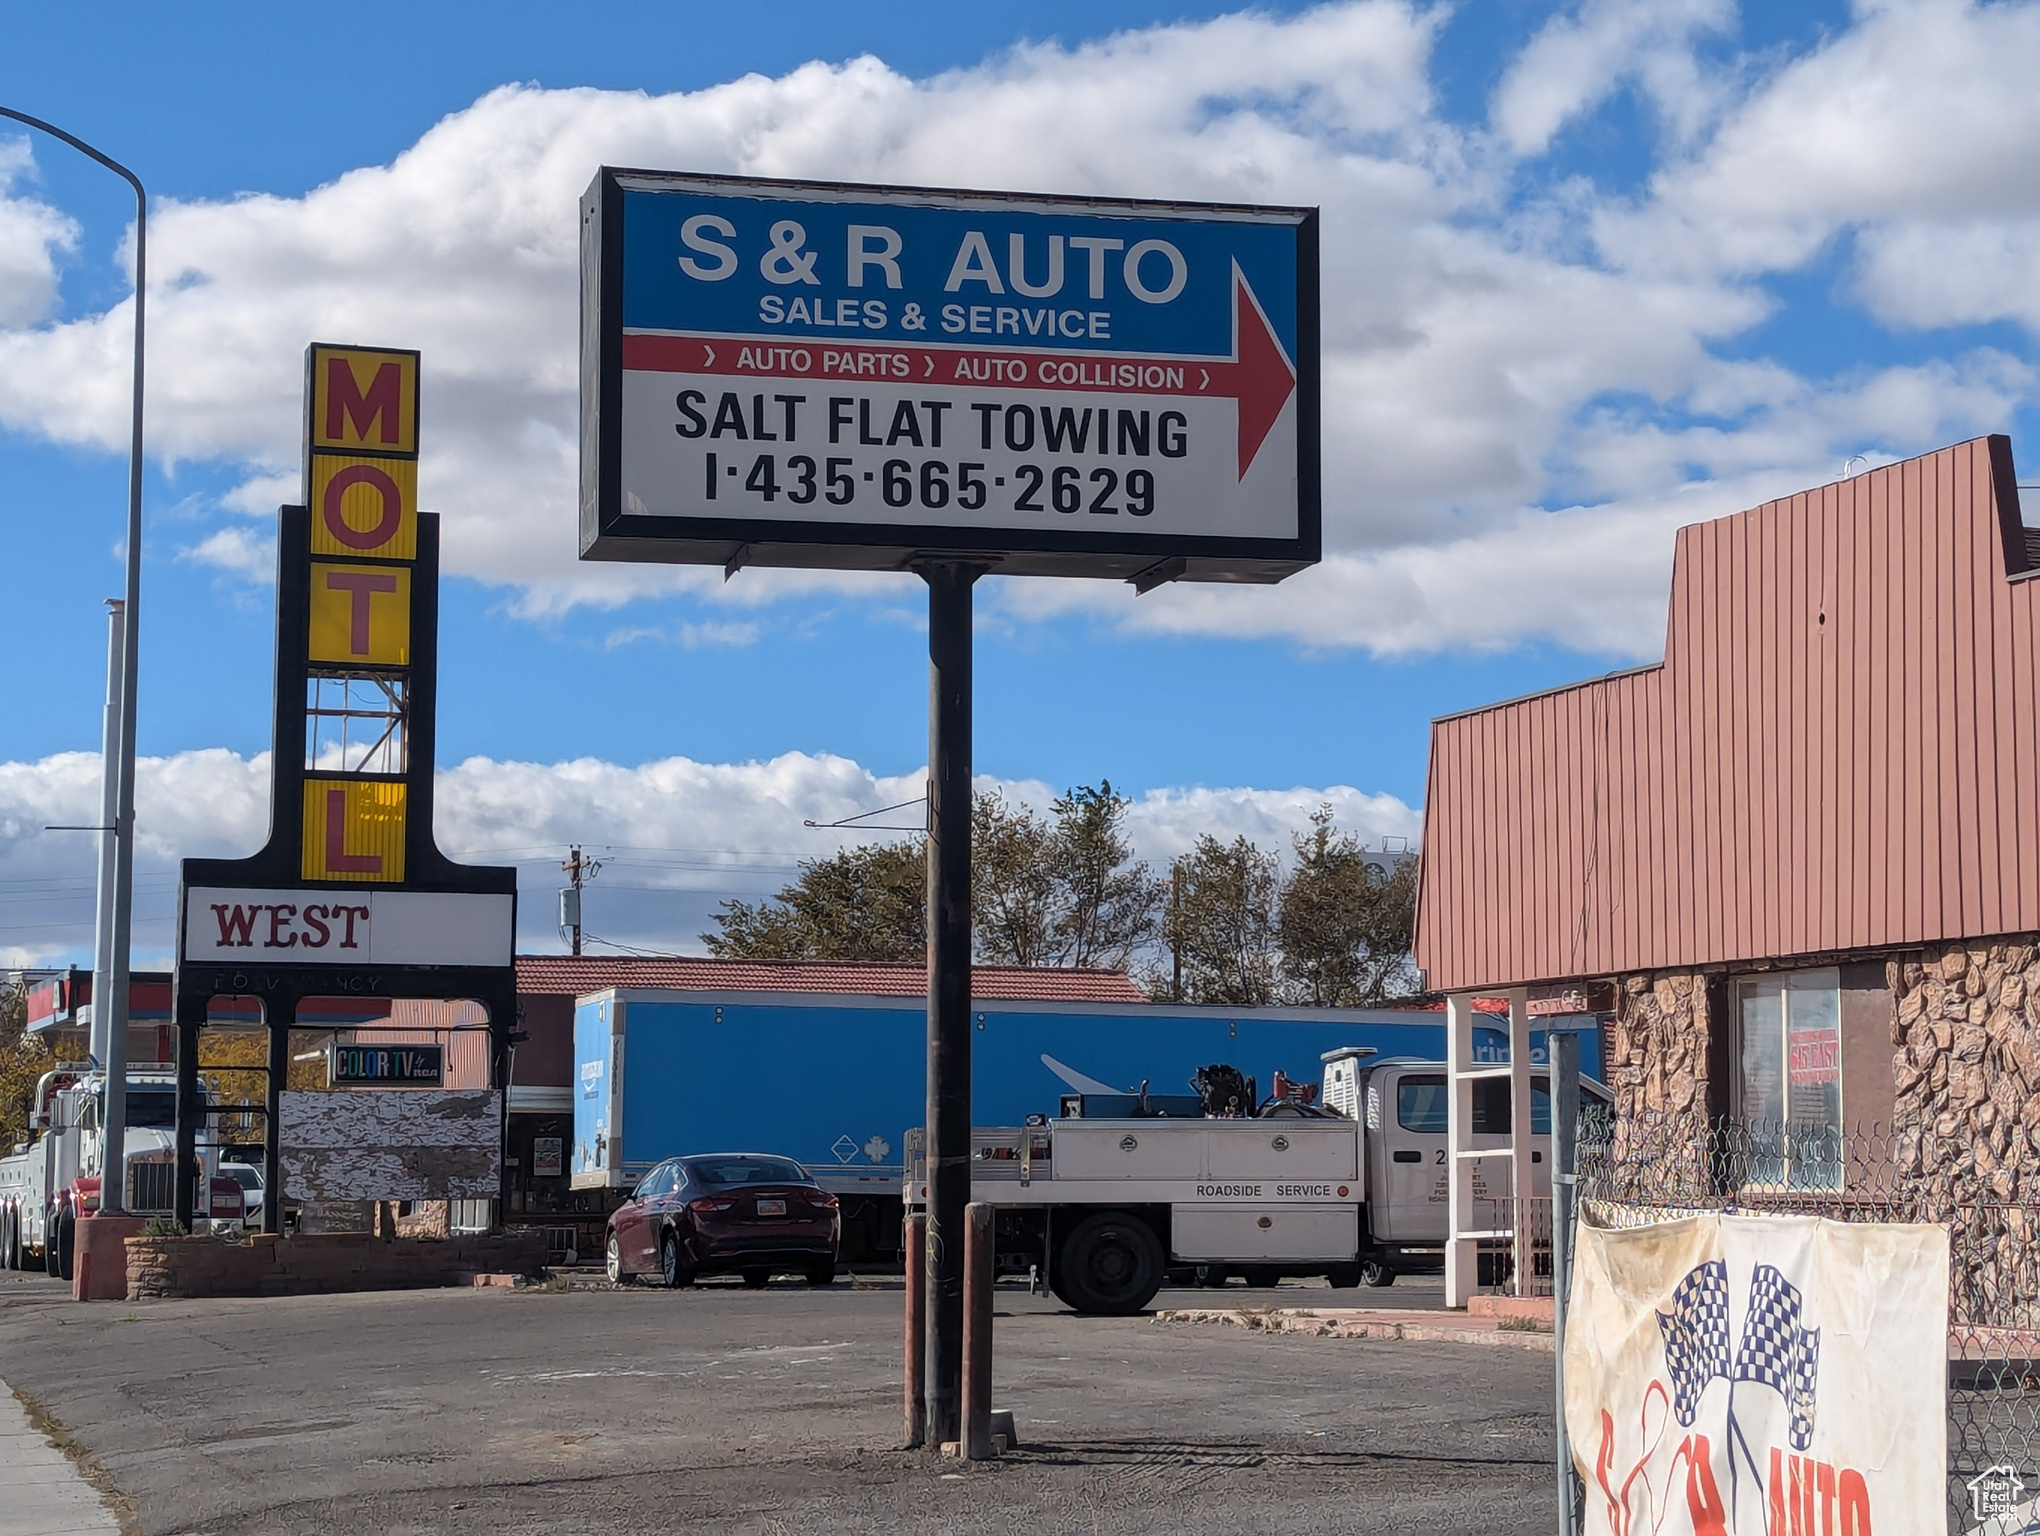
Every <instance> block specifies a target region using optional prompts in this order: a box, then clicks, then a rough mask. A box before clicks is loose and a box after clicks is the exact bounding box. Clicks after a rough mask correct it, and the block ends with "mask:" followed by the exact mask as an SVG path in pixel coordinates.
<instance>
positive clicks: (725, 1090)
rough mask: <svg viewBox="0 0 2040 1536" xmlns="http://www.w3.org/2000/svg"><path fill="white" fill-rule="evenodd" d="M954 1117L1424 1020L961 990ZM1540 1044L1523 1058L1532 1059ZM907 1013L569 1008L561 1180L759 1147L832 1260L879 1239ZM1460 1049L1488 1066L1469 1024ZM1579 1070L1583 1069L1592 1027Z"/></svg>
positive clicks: (734, 1003)
mask: <svg viewBox="0 0 2040 1536" xmlns="http://www.w3.org/2000/svg"><path fill="white" fill-rule="evenodd" d="M971 1022H972V1026H973V1028H972V1034H971V1093H972V1118H973V1120H974V1121H975V1122H976V1123H977V1124H979V1125H1020V1124H1022V1123H1024V1122H1025V1121H1026V1118H1027V1116H1028V1115H1030V1114H1043V1115H1048V1116H1051V1117H1053V1116H1055V1115H1056V1114H1057V1113H1058V1111H1059V1108H1060V1106H1061V1102H1062V1098H1063V1096H1064V1095H1065V1094H1071V1093H1111V1092H1121V1093H1125V1092H1133V1091H1138V1090H1139V1089H1140V1088H1141V1087H1142V1085H1143V1084H1145V1085H1146V1087H1147V1089H1148V1090H1149V1091H1150V1092H1152V1093H1156V1094H1172V1095H1174V1094H1184V1093H1188V1092H1189V1091H1190V1076H1191V1074H1192V1073H1193V1072H1195V1071H1196V1070H1197V1069H1198V1068H1200V1067H1205V1066H1209V1065H1212V1064H1213V1063H1217V1062H1225V1063H1229V1064H1231V1065H1233V1066H1235V1067H1238V1068H1239V1069H1240V1070H1241V1071H1242V1072H1245V1073H1248V1074H1251V1075H1253V1076H1254V1077H1256V1078H1258V1080H1259V1082H1260V1084H1261V1086H1262V1089H1263V1091H1264V1092H1265V1091H1267V1089H1268V1088H1269V1086H1270V1085H1271V1084H1272V1083H1273V1081H1274V1075H1275V1073H1276V1072H1277V1071H1281V1072H1283V1073H1285V1074H1287V1076H1288V1077H1289V1079H1290V1080H1291V1081H1292V1082H1299V1083H1309V1082H1316V1081H1318V1080H1319V1078H1320V1077H1321V1076H1322V1074H1323V1070H1324V1069H1323V1065H1322V1060H1323V1057H1324V1055H1325V1053H1326V1052H1328V1051H1333V1050H1337V1049H1339V1048H1340V1047H1344V1046H1369V1047H1372V1048H1373V1049H1374V1051H1375V1052H1377V1053H1378V1055H1379V1057H1381V1058H1393V1057H1403V1058H1415V1059H1417V1060H1420V1061H1443V1060H1444V1057H1445V1024H1444V1015H1443V1013H1442V1012H1424V1011H1412V1010H1397V1009H1338V1008H1221V1007H1194V1006H1187V1005H1175V1004H1141V1003H1131V1004H1127V1003H1041V1002H991V1001H983V1000H981V1001H979V1002H978V1003H977V1005H976V1006H975V1007H974V1008H973V1010H972V1013H971ZM1543 1045H1544V1037H1543V1035H1542V1034H1541V1033H1540V1034H1536V1035H1533V1037H1532V1057H1533V1059H1534V1060H1539V1061H1541V1060H1543V1059H1544V1058H1543ZM926 1050H927V1010H926V1006H925V1005H924V1004H923V1003H922V1002H921V1001H920V1000H919V999H918V998H902V997H849V996H842V995H839V994H813V995H809V994H799V993H785V992H696V991H681V990H666V989H652V988H613V989H611V990H608V991H604V992H597V993H593V994H591V995H589V996H586V997H583V998H580V999H579V1000H578V1001H577V1002H576V1004H575V1009H574V1061H575V1084H574V1140H573V1147H572V1149H571V1153H570V1156H569V1164H568V1171H569V1173H570V1174H571V1176H572V1182H573V1186H574V1188H575V1189H579V1190H599V1191H605V1192H607V1194H606V1197H605V1207H606V1208H607V1207H609V1206H613V1205H614V1204H615V1203H617V1202H620V1201H621V1200H622V1198H623V1197H624V1195H625V1194H627V1193H628V1191H629V1190H630V1189H631V1188H632V1187H633V1186H634V1185H635V1184H636V1182H637V1181H638V1179H640V1178H642V1177H643V1176H644V1175H645V1174H646V1173H647V1172H649V1171H650V1169H651V1168H652V1166H653V1164H655V1163H658V1162H660V1161H661V1160H663V1159H665V1158H668V1157H674V1156H679V1155H682V1154H686V1153H694V1152H716V1151H751V1152H778V1153H782V1154H784V1155H787V1156H790V1157H793V1158H795V1159H797V1160H798V1161H799V1162H801V1163H802V1164H804V1165H805V1166H806V1167H807V1168H808V1170H809V1171H810V1172H811V1173H813V1174H814V1175H815V1177H816V1179H817V1180H818V1181H819V1182H820V1183H821V1184H822V1186H823V1187H824V1188H825V1189H828V1190H829V1191H831V1192H832V1193H834V1194H835V1195H836V1196H837V1197H838V1198H839V1199H840V1200H841V1201H842V1209H843V1226H844V1255H845V1257H846V1259H849V1258H873V1257H880V1256H890V1255H891V1254H892V1253H893V1252H895V1251H896V1250H897V1247H898V1233H899V1221H900V1212H901V1195H902V1189H903V1184H902V1181H903V1177H904V1173H905V1167H904V1158H905V1140H906V1132H907V1130H908V1129H909V1128H910V1127H914V1126H918V1125H920V1124H921V1122H922V1120H923V1118H924V1111H925V1106H926V1100H927V1087H926V1084H927V1078H926ZM1474 1054H1475V1056H1476V1058H1477V1059H1481V1060H1487V1061H1493V1062H1503V1061H1506V1060H1507V1059H1508V1036H1507V1034H1506V1033H1505V1032H1504V1031H1503V1030H1502V1029H1497V1028H1488V1027H1485V1026H1477V1027H1476V1029H1475V1037H1474ZM1581 1055H1582V1059H1583V1065H1584V1066H1585V1067H1586V1070H1587V1071H1588V1072H1589V1073H1591V1074H1593V1075H1595V1076H1599V1075H1600V1072H1599V1065H1600V1050H1599V1037H1598V1035H1592V1034H1590V1035H1589V1036H1588V1037H1587V1039H1586V1040H1585V1041H1584V1042H1583V1047H1582V1052H1581Z"/></svg>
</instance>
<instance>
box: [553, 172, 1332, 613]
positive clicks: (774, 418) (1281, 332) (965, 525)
mask: <svg viewBox="0 0 2040 1536" xmlns="http://www.w3.org/2000/svg"><path fill="white" fill-rule="evenodd" d="M583 234H584V241H583V283H584V300H585V307H584V314H583V336H582V341H583V365H582V366H583V381H582V382H583V401H582V410H583V456H582V476H583V485H582V553H583V555H584V556H586V557H591V558H598V559H649V560H674V561H695V562H713V563H717V564H723V563H728V564H730V565H732V566H736V565H746V564H756V565H805V566H830V567H845V566H849V567H880V568H882V567H885V566H887V565H897V564H898V563H900V561H901V560H902V559H904V558H909V557H911V555H912V554H913V553H914V552H915V551H917V550H930V549H932V550H946V551H951V552H954V551H963V550H976V551H983V552H984V553H986V554H990V555H995V556H996V557H997V560H996V568H997V569H999V570H1002V571H1012V572H1019V573H1037V574H1070V575H1093V576H1097V575H1121V576H1126V575H1134V574H1137V573H1140V572H1144V571H1148V570H1150V569H1151V568H1152V567H1153V566H1154V565H1155V564H1156V563H1157V562H1159V561H1162V560H1165V559H1173V560H1180V561H1182V562H1183V565H1182V568H1181V569H1180V570H1179V571H1177V572H1175V573H1174V574H1175V575H1178V576H1182V577H1185V578H1188V579H1199V578H1204V579H1211V580H1235V581H1237V580H1252V581H1274V580H1279V579H1281V578H1282V577H1283V576H1285V575H1287V574H1289V573H1291V572H1293V571H1296V570H1299V569H1301V568H1302V567H1303V566H1305V565H1308V564H1310V563H1311V562H1313V561H1314V560H1316V559H1317V557H1318V550H1319V501H1320V496H1319V485H1318V442H1317V432H1318V378H1317V323H1318V317H1317V286H1316V285H1317V244H1316V242H1317V216H1316V213H1315V211H1314V210H1312V209H1307V208H1260V207H1239V206H1221V205H1204V204H1182V203H1135V202H1127V201H1123V200H1120V201H1111V200H1104V199H1087V198H1046V197H1015V196H1007V195H1000V194H990V193H969V192H942V191H930V190H923V189H915V188H895V187H859V186H847V185H841V184H820V183H798V182H769V181H754V180H739V179H731V178H721V177H701V176H684V175H662V174H653V173H648V172H639V171H608V170H605V171H603V172H602V173H601V174H600V175H598V177H597V178H596V182H595V185H594V186H593V187H592V188H591V189H590V190H589V193H588V197H587V199H586V200H585V201H584V215H583Z"/></svg>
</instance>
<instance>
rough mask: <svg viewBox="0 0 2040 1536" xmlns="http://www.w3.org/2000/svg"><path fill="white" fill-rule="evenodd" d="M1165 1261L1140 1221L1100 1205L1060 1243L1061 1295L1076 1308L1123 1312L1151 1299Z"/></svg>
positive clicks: (1101, 1313)
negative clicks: (1100, 1209)
mask: <svg viewBox="0 0 2040 1536" xmlns="http://www.w3.org/2000/svg"><path fill="white" fill-rule="evenodd" d="M1167 1266H1168V1256H1167V1255H1166V1254H1164V1253H1163V1252H1162V1245H1161V1241H1160V1240H1159V1239H1158V1238H1157V1237H1156V1236H1155V1233H1154V1229H1153V1228H1152V1227H1150V1226H1149V1225H1148V1224H1147V1223H1146V1222H1144V1221H1142V1220H1141V1219H1140V1218H1139V1217H1138V1216H1134V1215H1132V1214H1130V1213H1128V1212H1126V1211H1100V1212H1098V1214H1097V1215H1095V1216H1087V1217H1085V1218H1084V1219H1083V1220H1082V1221H1081V1222H1079V1223H1078V1224H1077V1227H1076V1230H1075V1231H1073V1232H1071V1233H1070V1235H1069V1237H1068V1238H1067V1239H1066V1240H1065V1241H1064V1243H1063V1251H1062V1262H1061V1264H1060V1266H1059V1270H1060V1274H1061V1278H1062V1285H1063V1290H1062V1295H1063V1297H1064V1299H1065V1300H1067V1301H1068V1302H1069V1303H1070V1305H1071V1306H1072V1307H1074V1308H1075V1309H1076V1310H1077V1311H1079V1312H1085V1313H1090V1314H1094V1315H1097V1316H1103V1317H1126V1316H1129V1315H1131V1314H1133V1313H1135V1312H1138V1311H1139V1310H1140V1309H1141V1308H1142V1307H1144V1306H1146V1305H1147V1304H1148V1303H1149V1302H1150V1301H1153V1300H1154V1298H1155V1292H1156V1291H1158V1290H1160V1289H1161V1288H1162V1275H1163V1272H1164V1270H1165V1269H1166V1268H1167Z"/></svg>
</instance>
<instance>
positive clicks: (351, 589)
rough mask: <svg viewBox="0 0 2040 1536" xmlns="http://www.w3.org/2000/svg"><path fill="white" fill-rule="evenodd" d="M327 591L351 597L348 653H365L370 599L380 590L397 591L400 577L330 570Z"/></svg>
mask: <svg viewBox="0 0 2040 1536" xmlns="http://www.w3.org/2000/svg"><path fill="white" fill-rule="evenodd" d="M326 590H327V591H329V592H345V593H347V594H348V595H349V596H350V597H351V598H352V599H353V602H352V603H351V604H350V607H349V612H348V624H347V649H348V652H349V654H351V655H355V656H366V655H367V654H368V651H369V645H368V638H369V627H368V600H369V599H370V598H371V597H373V596H374V595H375V594H376V593H378V592H394V591H396V590H397V578H396V577H394V576H381V575H377V574H375V573H374V572H372V571H328V572H326Z"/></svg>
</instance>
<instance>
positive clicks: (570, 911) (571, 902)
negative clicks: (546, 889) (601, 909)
mask: <svg viewBox="0 0 2040 1536" xmlns="http://www.w3.org/2000/svg"><path fill="white" fill-rule="evenodd" d="M601 867H602V861H601V860H600V859H590V858H585V857H583V856H582V853H581V845H580V844H579V843H576V844H574V846H573V849H572V857H570V858H569V859H568V860H567V861H566V862H565V863H564V864H562V865H560V868H561V869H563V870H565V871H566V872H567V879H569V880H570V881H572V882H573V883H572V884H571V885H569V886H568V887H567V888H566V889H565V890H563V891H561V892H560V927H561V928H562V929H564V930H565V931H566V933H567V936H568V942H569V943H571V944H572V945H573V953H574V954H577V955H578V954H579V953H580V952H581V887H582V886H583V884H584V883H586V882H587V881H589V880H593V879H594V878H595V871H597V870H598V869H600V868H601Z"/></svg>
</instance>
